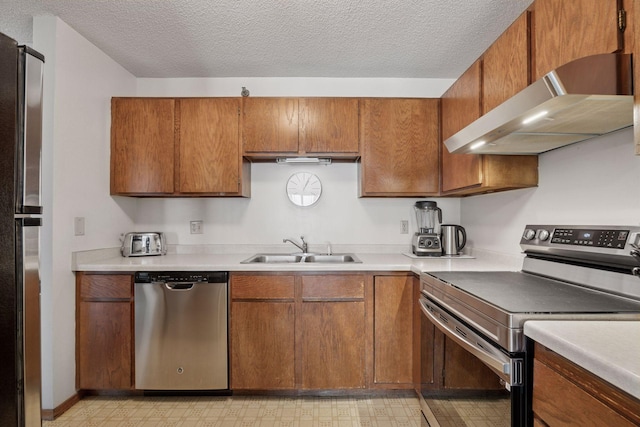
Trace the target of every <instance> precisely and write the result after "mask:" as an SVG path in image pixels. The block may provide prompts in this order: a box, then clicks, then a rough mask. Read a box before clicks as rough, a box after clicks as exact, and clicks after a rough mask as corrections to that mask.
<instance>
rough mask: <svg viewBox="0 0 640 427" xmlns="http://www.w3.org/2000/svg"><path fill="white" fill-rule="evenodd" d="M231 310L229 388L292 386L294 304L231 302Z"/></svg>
mask: <svg viewBox="0 0 640 427" xmlns="http://www.w3.org/2000/svg"><path fill="white" fill-rule="evenodd" d="M231 313H232V326H231V348H232V351H231V388H232V389H235V390H238V389H252V390H278V389H293V388H294V387H295V369H294V355H295V352H294V343H295V333H294V331H295V329H294V325H295V319H294V313H295V311H294V304H293V303H292V302H269V301H262V302H258V301H251V302H248V301H245V302H233V303H232V306H231Z"/></svg>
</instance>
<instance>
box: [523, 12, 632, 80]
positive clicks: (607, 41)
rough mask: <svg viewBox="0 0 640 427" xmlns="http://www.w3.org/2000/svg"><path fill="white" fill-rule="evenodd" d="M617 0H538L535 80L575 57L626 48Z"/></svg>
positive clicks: (535, 14)
mask: <svg viewBox="0 0 640 427" xmlns="http://www.w3.org/2000/svg"><path fill="white" fill-rule="evenodd" d="M618 3H619V1H617V0H580V1H566V0H536V2H535V5H534V52H535V61H534V62H535V65H534V81H535V80H538V79H540V78H542V77H543V76H544V75H545V74H546V73H548V72H549V71H552V70H554V69H555V68H557V67H559V66H561V65H563V64H566V63H567V62H571V61H573V60H574V59H577V58H581V57H584V56H589V55H596V54H600V53H611V52H616V51H618V50H621V49H622V48H623V39H622V32H621V31H619V29H618Z"/></svg>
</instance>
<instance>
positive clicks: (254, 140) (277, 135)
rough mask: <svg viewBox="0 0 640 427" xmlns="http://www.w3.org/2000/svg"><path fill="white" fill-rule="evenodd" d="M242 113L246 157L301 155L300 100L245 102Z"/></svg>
mask: <svg viewBox="0 0 640 427" xmlns="http://www.w3.org/2000/svg"><path fill="white" fill-rule="evenodd" d="M242 111H243V120H242V139H243V147H244V148H243V150H244V153H246V154H251V153H297V152H298V99H297V98H243V108H242Z"/></svg>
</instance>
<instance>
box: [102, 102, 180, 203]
mask: <svg viewBox="0 0 640 427" xmlns="http://www.w3.org/2000/svg"><path fill="white" fill-rule="evenodd" d="M174 120H175V101H174V100H173V99H164V98H113V99H112V100H111V194H158V195H161V194H171V193H173V191H174V186H173V174H174V169H173V168H174Z"/></svg>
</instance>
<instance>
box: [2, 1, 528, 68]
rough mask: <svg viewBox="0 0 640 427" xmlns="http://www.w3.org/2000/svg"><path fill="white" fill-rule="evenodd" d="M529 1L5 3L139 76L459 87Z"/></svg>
mask: <svg viewBox="0 0 640 427" xmlns="http://www.w3.org/2000/svg"><path fill="white" fill-rule="evenodd" d="M531 1H532V0H391V1H384V0H279V1H276V0H241V1H238V0H0V32H3V33H6V34H8V35H10V36H12V37H13V38H15V39H17V40H18V41H19V42H21V43H30V42H31V40H32V17H33V16H39V15H55V16H58V17H60V19H62V20H63V21H64V22H66V23H67V24H69V25H70V26H71V27H73V28H74V29H75V30H77V31H78V32H79V33H80V34H82V35H83V36H84V37H85V38H87V39H88V40H89V41H91V42H92V43H93V44H95V45H96V46H98V47H99V48H100V49H102V50H103V51H104V52H105V53H107V54H108V55H109V56H111V57H112V58H113V59H114V60H116V61H117V62H118V63H120V64H121V65H122V66H124V67H125V68H126V69H127V70H129V71H130V72H131V73H133V74H134V75H135V76H137V77H372V78H375V77H394V78H456V77H458V76H459V75H460V74H461V73H462V72H463V71H464V70H465V69H466V68H467V67H468V66H469V65H470V64H471V62H472V61H473V60H475V58H477V57H478V56H479V55H480V54H481V53H482V52H483V51H484V50H485V49H486V48H487V47H488V46H489V45H490V44H491V43H492V42H493V41H494V40H495V39H496V38H497V37H498V36H499V35H500V33H502V31H503V30H504V29H505V28H506V27H507V26H508V25H509V24H510V23H511V22H513V21H514V20H515V18H516V17H518V15H520V13H522V12H523V11H524V10H525V9H526V8H527V6H528V5H529V4H530V3H531Z"/></svg>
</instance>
